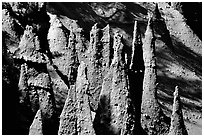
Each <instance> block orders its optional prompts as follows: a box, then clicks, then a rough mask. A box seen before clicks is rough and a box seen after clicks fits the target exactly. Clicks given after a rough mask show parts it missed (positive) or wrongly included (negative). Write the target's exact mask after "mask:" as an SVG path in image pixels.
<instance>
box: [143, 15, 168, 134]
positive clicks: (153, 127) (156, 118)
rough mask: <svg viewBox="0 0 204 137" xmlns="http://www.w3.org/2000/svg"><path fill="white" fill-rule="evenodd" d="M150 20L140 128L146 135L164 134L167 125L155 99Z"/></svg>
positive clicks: (144, 46)
mask: <svg viewBox="0 0 204 137" xmlns="http://www.w3.org/2000/svg"><path fill="white" fill-rule="evenodd" d="M150 21H151V18H150V19H149V21H148V25H147V29H146V32H145V39H144V43H143V58H144V65H145V72H144V81H143V95H142V121H141V123H142V127H143V128H144V129H145V130H146V132H147V133H148V134H166V132H167V130H168V124H166V121H165V116H164V114H163V112H162V109H161V108H160V105H159V103H158V100H157V98H156V92H157V88H156V82H157V72H156V57H155V36H154V34H153V31H152V26H151V22H150Z"/></svg>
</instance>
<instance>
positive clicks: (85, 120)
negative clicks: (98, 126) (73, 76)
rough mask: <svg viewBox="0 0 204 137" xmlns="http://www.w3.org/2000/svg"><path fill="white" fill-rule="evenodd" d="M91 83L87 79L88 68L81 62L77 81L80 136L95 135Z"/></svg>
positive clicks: (78, 128) (78, 131) (78, 130)
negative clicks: (89, 97)
mask: <svg viewBox="0 0 204 137" xmlns="http://www.w3.org/2000/svg"><path fill="white" fill-rule="evenodd" d="M88 94H90V93H89V82H88V79H87V67H86V64H85V63H84V62H81V63H80V65H79V68H78V74H77V81H76V97H77V114H76V116H77V133H78V135H94V134H95V131H94V128H93V120H92V116H91V108H90V106H89V102H90V101H89V99H88Z"/></svg>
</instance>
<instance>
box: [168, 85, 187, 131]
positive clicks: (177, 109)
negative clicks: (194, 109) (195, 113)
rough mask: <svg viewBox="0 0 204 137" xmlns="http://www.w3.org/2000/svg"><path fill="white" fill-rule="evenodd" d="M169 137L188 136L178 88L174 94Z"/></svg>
mask: <svg viewBox="0 0 204 137" xmlns="http://www.w3.org/2000/svg"><path fill="white" fill-rule="evenodd" d="M169 135H188V132H187V130H186V127H185V124H184V120H183V113H182V106H181V101H180V95H179V87H178V86H176V87H175V92H174V101H173V110H172V116H171V126H170V130H169Z"/></svg>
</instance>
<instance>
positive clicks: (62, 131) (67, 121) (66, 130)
mask: <svg viewBox="0 0 204 137" xmlns="http://www.w3.org/2000/svg"><path fill="white" fill-rule="evenodd" d="M76 104H77V103H76V87H75V85H72V86H71V88H70V90H69V92H68V95H67V99H66V102H65V104H64V108H63V110H62V113H61V115H60V125H59V130H58V135H76V134H77V129H76V125H77V116H76V110H77V106H76Z"/></svg>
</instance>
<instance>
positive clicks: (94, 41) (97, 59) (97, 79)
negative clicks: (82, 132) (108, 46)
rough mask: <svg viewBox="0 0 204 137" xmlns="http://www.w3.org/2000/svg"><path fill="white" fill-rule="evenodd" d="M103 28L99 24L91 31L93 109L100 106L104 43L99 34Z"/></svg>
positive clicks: (91, 103)
mask: <svg viewBox="0 0 204 137" xmlns="http://www.w3.org/2000/svg"><path fill="white" fill-rule="evenodd" d="M100 33H101V30H100V29H99V28H98V26H97V24H95V25H94V26H93V27H92V30H91V32H90V45H89V49H88V51H87V52H88V55H87V56H88V58H89V59H88V65H87V78H88V81H89V83H90V87H89V90H90V95H89V99H90V106H91V109H92V110H93V111H96V109H97V108H98V101H99V95H100V91H101V85H102V80H103V79H102V53H101V52H102V48H103V47H102V44H101V42H100V37H99V34H100Z"/></svg>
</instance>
